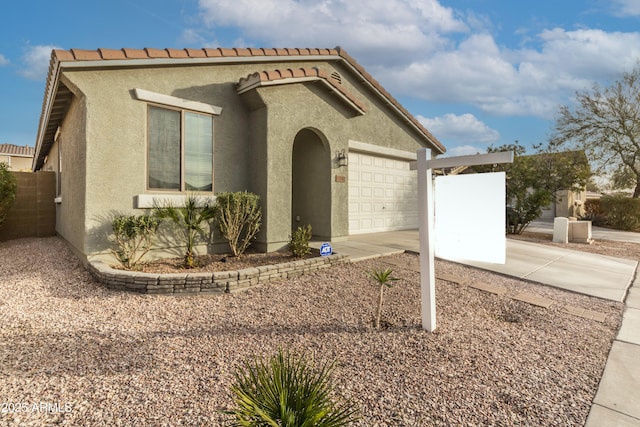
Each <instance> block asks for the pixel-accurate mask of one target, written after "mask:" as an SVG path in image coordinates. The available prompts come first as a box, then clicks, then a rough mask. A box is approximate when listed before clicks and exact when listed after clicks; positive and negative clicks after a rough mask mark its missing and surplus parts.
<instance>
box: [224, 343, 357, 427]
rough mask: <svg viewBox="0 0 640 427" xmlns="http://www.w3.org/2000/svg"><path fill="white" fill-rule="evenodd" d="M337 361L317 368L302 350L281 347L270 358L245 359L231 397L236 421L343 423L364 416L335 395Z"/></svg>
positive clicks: (334, 426)
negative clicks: (298, 353)
mask: <svg viewBox="0 0 640 427" xmlns="http://www.w3.org/2000/svg"><path fill="white" fill-rule="evenodd" d="M332 371H333V363H325V364H323V365H322V366H321V367H320V368H319V369H315V368H314V366H313V364H312V363H309V362H308V360H307V358H306V357H305V356H304V355H303V356H300V357H296V356H293V355H291V354H290V353H288V352H287V353H284V352H283V351H282V350H279V351H278V354H276V355H275V356H272V357H271V358H270V359H269V360H267V361H265V360H264V359H255V361H254V363H253V364H252V363H249V362H245V363H244V366H243V367H240V368H238V370H237V371H236V373H235V379H236V382H235V384H233V385H232V386H231V397H232V399H233V401H234V403H235V404H236V408H235V409H234V410H233V411H229V412H227V413H228V414H230V415H233V416H234V425H236V426H256V427H263V426H265V427H266V426H271V427H312V426H314V427H339V426H346V425H348V424H350V423H351V422H353V421H356V420H357V419H358V418H359V415H358V409H357V407H356V406H355V404H354V403H353V402H352V401H350V400H347V401H344V402H342V403H337V402H336V401H334V400H333V398H332V394H333V392H332V387H331V378H330V377H331V373H332Z"/></svg>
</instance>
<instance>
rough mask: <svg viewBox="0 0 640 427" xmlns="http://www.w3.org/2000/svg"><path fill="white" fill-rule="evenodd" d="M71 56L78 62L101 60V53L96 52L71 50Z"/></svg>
mask: <svg viewBox="0 0 640 427" xmlns="http://www.w3.org/2000/svg"><path fill="white" fill-rule="evenodd" d="M71 54H72V55H73V57H74V59H75V60H76V61H95V60H98V59H102V58H100V53H99V52H98V51H96V50H84V49H71Z"/></svg>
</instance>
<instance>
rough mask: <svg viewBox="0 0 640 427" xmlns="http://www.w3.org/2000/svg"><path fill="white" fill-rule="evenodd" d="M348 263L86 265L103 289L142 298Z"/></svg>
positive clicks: (232, 288)
mask: <svg viewBox="0 0 640 427" xmlns="http://www.w3.org/2000/svg"><path fill="white" fill-rule="evenodd" d="M347 262H349V256H348V255H345V254H333V255H329V256H324V257H315V258H308V259H304V260H296V261H291V262H285V263H281V264H273V265H264V266H259V267H250V268H245V269H242V270H235V271H216V272H210V273H206V272H193V273H188V272H185V273H142V272H138V271H129V270H118V269H115V268H112V267H111V266H109V265H108V264H106V263H105V262H103V261H89V265H88V268H89V272H90V273H91V275H92V276H93V277H95V278H96V279H97V280H98V281H100V282H101V283H102V284H104V285H105V286H106V287H107V288H109V289H112V290H117V291H128V292H136V293H143V294H184V293H189V294H197V293H202V294H205V293H206V294H212V293H213V294H222V293H227V292H238V291H242V290H245V289H248V288H250V287H252V286H255V285H258V284H262V283H267V282H269V281H271V280H278V279H287V278H289V277H296V276H301V275H303V274H306V273H309V272H311V271H316V270H320V269H322V268H327V267H330V266H332V265H338V264H344V263H347Z"/></svg>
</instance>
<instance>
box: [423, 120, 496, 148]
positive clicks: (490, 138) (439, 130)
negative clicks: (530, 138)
mask: <svg viewBox="0 0 640 427" xmlns="http://www.w3.org/2000/svg"><path fill="white" fill-rule="evenodd" d="M417 119H418V120H419V121H420V123H422V124H423V125H424V126H425V127H426V128H427V129H429V131H430V132H431V133H433V134H434V135H435V136H436V138H438V139H440V140H445V141H450V142H455V143H458V144H478V143H481V144H492V143H494V142H497V141H498V140H499V139H500V133H499V132H498V131H496V130H495V129H491V128H490V127H489V126H487V125H486V124H485V123H483V122H481V121H480V120H478V119H477V118H476V117H475V116H474V115H473V114H462V115H459V116H458V115H455V114H445V115H444V116H440V117H436V118H433V119H430V118H427V117H423V116H417Z"/></svg>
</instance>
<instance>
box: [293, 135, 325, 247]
mask: <svg viewBox="0 0 640 427" xmlns="http://www.w3.org/2000/svg"><path fill="white" fill-rule="evenodd" d="M292 158H293V162H292V163H293V164H292V183H291V191H292V194H291V229H292V230H295V229H296V228H297V227H299V226H305V225H307V224H311V227H312V232H313V237H314V238H321V239H325V240H328V239H329V237H331V153H330V150H329V144H328V143H327V141H326V139H325V138H324V135H322V133H321V132H319V131H317V130H312V129H309V128H306V129H302V130H301V131H300V132H298V134H297V135H296V137H295V139H294V141H293V156H292Z"/></svg>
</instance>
